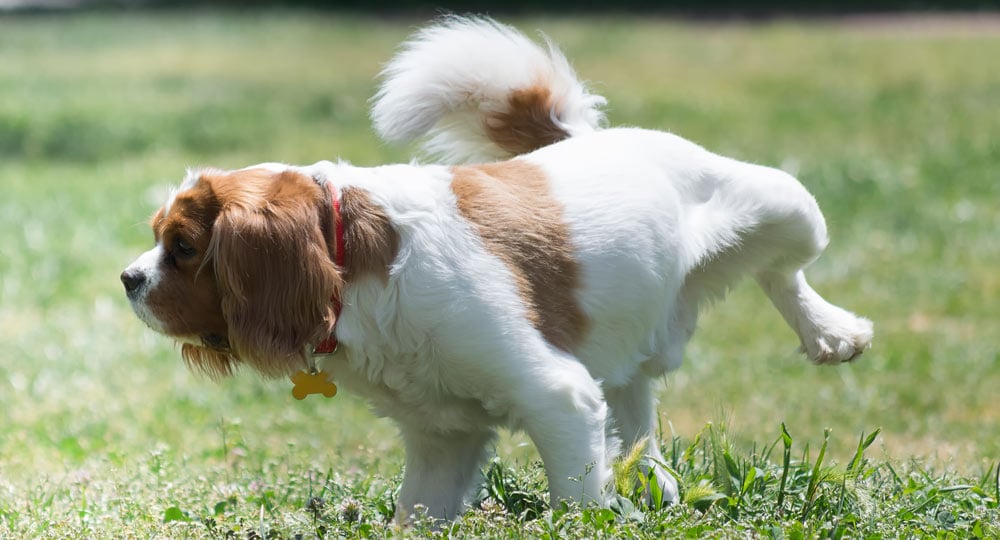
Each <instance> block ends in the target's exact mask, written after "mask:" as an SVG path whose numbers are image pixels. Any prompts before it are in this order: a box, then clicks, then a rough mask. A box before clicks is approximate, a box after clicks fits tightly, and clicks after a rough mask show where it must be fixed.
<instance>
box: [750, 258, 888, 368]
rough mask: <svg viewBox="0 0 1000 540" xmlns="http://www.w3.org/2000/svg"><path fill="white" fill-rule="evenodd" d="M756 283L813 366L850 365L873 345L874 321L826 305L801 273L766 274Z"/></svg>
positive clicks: (769, 271)
mask: <svg viewBox="0 0 1000 540" xmlns="http://www.w3.org/2000/svg"><path fill="white" fill-rule="evenodd" d="M757 282H758V283H760V286H761V288H763V289H764V292H765V293H767V296H768V297H769V298H770V299H771V302H772V303H774V306H775V307H776V308H778V311H779V312H780V313H781V316H782V317H784V318H785V321H786V322H788V325H789V326H791V327H792V329H793V330H795V332H796V333H797V334H798V336H799V340H801V342H802V351H803V352H804V353H805V354H806V355H807V356H808V357H809V359H810V360H812V361H813V362H816V363H817V364H839V363H841V362H850V361H852V360H854V359H855V358H857V357H858V356H860V355H861V353H862V352H864V351H865V349H867V348H868V347H869V345H870V344H871V340H872V323H871V321H869V320H868V319H865V318H863V317H858V316H857V315H855V314H853V313H851V312H849V311H847V310H846V309H843V308H841V307H838V306H835V305H833V304H831V303H829V302H827V301H826V300H825V299H824V298H823V297H822V296H820V295H819V293H817V292H816V291H814V290H813V289H812V287H810V286H809V283H807V282H806V277H805V274H804V273H803V272H802V270H797V271H793V272H782V271H775V270H771V269H768V270H764V271H761V272H759V273H758V274H757Z"/></svg>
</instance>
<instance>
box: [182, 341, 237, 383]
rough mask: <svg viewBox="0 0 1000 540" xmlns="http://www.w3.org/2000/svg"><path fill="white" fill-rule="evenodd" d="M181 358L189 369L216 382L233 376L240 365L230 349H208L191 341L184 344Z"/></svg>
mask: <svg viewBox="0 0 1000 540" xmlns="http://www.w3.org/2000/svg"><path fill="white" fill-rule="evenodd" d="M181 356H182V357H183V358H184V363H185V364H186V365H187V367H188V369H190V370H191V371H195V372H198V373H202V374H204V375H207V376H208V377H209V378H210V379H214V380H217V379H222V378H225V377H229V376H231V375H233V374H234V373H236V369H237V367H239V363H240V362H239V359H238V358H236V356H234V355H233V353H232V352H231V351H229V350H228V349H219V348H214V347H207V346H205V345H202V344H195V343H191V342H189V341H183V342H182V344H181Z"/></svg>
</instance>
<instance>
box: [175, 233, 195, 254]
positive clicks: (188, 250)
mask: <svg viewBox="0 0 1000 540" xmlns="http://www.w3.org/2000/svg"><path fill="white" fill-rule="evenodd" d="M174 251H175V253H176V255H177V256H178V257H185V258H186V257H191V256H192V255H194V253H195V250H194V246H192V245H191V244H189V243H187V242H186V241H185V240H184V239H183V238H178V239H176V240H174Z"/></svg>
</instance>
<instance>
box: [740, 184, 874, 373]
mask: <svg viewBox="0 0 1000 540" xmlns="http://www.w3.org/2000/svg"><path fill="white" fill-rule="evenodd" d="M748 168H749V170H750V171H752V172H751V174H750V177H749V178H748V181H746V182H739V183H735V182H734V185H733V188H734V191H735V194H734V195H736V196H743V197H746V199H745V200H747V201H749V202H750V203H751V204H752V209H753V211H752V212H750V215H751V216H752V219H753V220H754V223H752V224H751V227H750V229H749V231H750V232H749V234H747V237H746V239H745V245H744V247H743V251H745V252H752V253H755V254H756V256H755V257H754V258H755V259H757V260H756V261H755V262H756V263H757V264H755V265H753V266H752V267H751V268H752V271H753V272H754V277H755V278H756V279H757V283H759V284H760V286H761V288H763V289H764V292H765V293H766V294H767V296H768V298H770V300H771V302H772V303H773V304H774V306H775V307H776V308H777V309H778V312H780V313H781V316H782V317H783V318H784V319H785V321H786V322H787V323H788V325H789V326H791V327H792V330H794V331H795V333H796V334H797V335H798V337H799V340H800V341H801V344H802V351H803V352H804V353H805V354H806V355H807V356H808V357H809V359H810V360H812V361H813V362H816V363H818V364H837V363H841V362H850V361H851V360H854V359H855V358H857V357H858V356H859V355H860V354H861V353H862V352H864V350H865V349H867V348H868V347H869V346H870V344H871V340H872V323H871V321H869V320H867V319H865V318H862V317H858V316H857V315H855V314H853V313H851V312H849V311H847V310H845V309H843V308H840V307H837V306H835V305H833V304H831V303H830V302H827V301H826V300H825V299H824V298H823V297H822V296H820V295H819V293H817V292H816V291H814V290H813V289H812V287H810V286H809V283H808V282H807V281H806V277H805V273H804V272H803V268H805V267H806V266H807V265H808V264H809V263H811V262H812V261H813V260H815V259H816V258H817V257H819V255H820V254H821V253H822V252H823V249H824V248H825V247H826V245H827V243H828V239H827V235H826V223H825V222H824V220H823V214H822V213H821V212H820V209H819V206H818V205H817V204H816V200H815V199H813V197H812V195H810V194H809V193H808V192H807V191H806V189H805V188H804V187H803V186H802V184H800V183H799V182H798V180H796V179H795V178H793V177H792V176H791V175H788V174H786V173H784V172H782V171H779V170H776V169H769V168H766V167H758V166H748Z"/></svg>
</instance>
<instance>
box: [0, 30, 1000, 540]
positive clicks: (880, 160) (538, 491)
mask: <svg viewBox="0 0 1000 540" xmlns="http://www.w3.org/2000/svg"><path fill="white" fill-rule="evenodd" d="M514 22H516V23H517V24H518V25H519V26H520V27H521V28H524V29H526V30H529V31H534V30H535V29H544V31H545V32H546V33H547V34H548V35H549V36H551V37H553V38H554V39H555V40H556V41H557V42H559V43H561V44H562V45H563V47H564V50H565V51H566V52H567V54H568V56H569V57H570V58H571V59H572V60H573V61H574V63H575V65H576V67H577V70H578V71H579V73H580V74H581V76H583V77H584V78H587V79H590V80H592V81H594V87H595V89H596V90H597V91H598V92H600V93H602V94H604V95H605V96H606V97H607V98H608V100H609V102H610V107H609V114H608V116H609V119H610V122H611V123H612V124H615V125H641V126H644V127H650V128H659V129H665V130H670V131H673V132H676V133H679V134H681V135H683V136H686V137H688V138H690V139H693V140H695V141H697V142H699V143H700V144H702V145H704V146H706V147H708V148H709V149H712V150H715V151H718V152H720V153H724V154H728V155H732V156H734V157H737V158H741V159H745V160H750V161H754V162H758V163H763V164H768V165H773V166H780V167H782V168H784V169H786V170H788V171H790V172H793V173H794V174H796V175H797V176H798V177H799V179H800V180H801V181H802V182H803V184H805V185H806V186H807V187H808V188H809V189H810V190H811V191H812V192H813V194H815V196H816V198H817V199H818V201H819V202H820V205H821V207H822V208H823V209H824V212H825V214H826V216H827V220H828V223H829V229H830V235H831V237H832V243H831V245H830V247H829V248H828V250H827V251H826V253H825V254H824V256H823V257H822V258H821V259H820V260H819V261H817V262H816V263H815V264H814V265H813V266H812V267H811V269H810V271H809V275H810V276H811V281H812V282H813V285H814V286H815V287H816V288H817V289H818V290H819V291H820V292H821V293H823V294H824V295H826V296H827V297H828V298H830V299H832V300H833V301H834V302H836V303H838V304H840V305H843V306H845V307H847V308H849V309H852V310H854V311H857V312H858V313H861V314H864V315H866V316H867V317H869V318H871V319H872V320H873V321H874V322H875V328H876V340H875V344H874V347H873V349H872V350H871V351H869V352H868V353H866V354H865V355H864V357H863V358H862V359H861V360H860V361H859V362H857V363H855V364H852V365H847V366H839V367H835V368H830V367H816V366H813V365H810V364H808V363H807V362H806V361H805V360H804V359H803V358H802V357H801V356H800V355H798V354H797V353H796V352H795V348H796V345H797V344H796V342H795V338H794V336H793V334H792V332H791V331H790V330H789V329H788V328H787V327H786V326H785V325H784V323H783V322H782V321H781V319H780V316H779V315H778V314H777V313H776V312H775V311H774V310H773V309H772V308H771V307H770V305H769V304H768V302H767V299H766V298H765V297H764V295H763V294H762V293H761V292H759V291H758V290H756V289H755V288H754V287H752V286H750V284H749V283H744V284H743V285H742V286H740V287H738V288H737V289H735V290H734V291H733V293H732V294H731V295H730V297H729V298H728V299H727V301H726V302H724V303H721V304H719V305H717V306H715V307H714V308H712V309H711V310H710V311H708V312H707V313H706V314H705V316H704V317H703V319H702V322H701V327H700V331H699V333H698V334H697V335H696V337H695V339H694V341H693V342H692V345H691V346H690V347H689V349H688V355H687V359H686V361H685V365H684V366H683V367H682V368H681V370H680V371H678V372H676V373H673V374H671V375H670V376H668V377H667V378H666V381H665V384H664V385H663V390H662V392H661V405H660V419H661V424H662V430H661V443H662V444H663V445H664V447H665V450H666V451H665V454H666V455H667V456H668V459H669V460H670V461H671V465H672V466H673V467H674V468H675V469H676V470H677V472H678V473H679V474H680V476H681V485H682V496H683V497H684V502H683V503H682V504H680V505H675V506H672V507H668V508H665V509H644V508H639V509H634V508H631V501H630V500H629V498H628V496H629V495H634V493H625V495H626V497H624V498H622V499H621V500H619V501H618V503H616V505H615V507H614V508H613V509H611V510H605V511H598V510H594V509H587V510H580V509H569V510H566V509H554V510H552V509H547V508H546V507H545V505H544V504H543V503H541V502H540V501H541V500H543V499H544V497H545V491H544V489H545V487H544V475H543V473H542V470H541V468H540V465H539V462H538V458H537V454H535V452H534V450H533V449H532V448H531V446H530V444H528V442H527V439H526V438H525V437H524V436H523V435H520V434H505V436H504V437H502V438H501V440H500V442H499V443H498V448H497V453H498V456H499V459H498V461H495V462H494V463H492V464H491V465H490V466H489V467H488V469H487V473H488V474H487V477H488V481H487V482H486V483H485V486H484V489H483V493H482V495H481V499H482V503H481V504H480V507H481V508H480V509H478V510H475V511H470V512H469V513H467V514H466V516H465V517H463V518H462V519H461V520H459V521H458V522H457V523H456V524H455V525H454V526H452V527H450V528H446V529H444V530H443V531H440V534H445V535H448V534H451V535H453V536H457V537H465V536H487V537H509V536H524V537H541V536H549V537H567V538H573V537H608V538H613V537H637V538H659V537H663V536H688V537H700V536H706V535H707V536H714V537H745V536H765V537H766V536H772V537H789V538H797V537H806V538H811V537H819V536H824V537H825V536H831V537H841V536H846V537H873V538H878V537H895V536H920V535H930V536H932V537H935V536H936V537H948V536H950V535H951V536H956V537H968V536H979V537H991V536H992V537H996V536H997V535H1000V517H998V510H997V503H998V498H1000V486H998V476H997V468H998V462H1000V399H998V395H1000V392H998V389H1000V306H998V300H1000V210H998V209H1000V143H998V141H1000V70H998V69H997V63H996V62H997V60H996V59H997V58H998V57H1000V23H997V24H976V25H972V24H965V23H963V22H961V21H959V22H955V21H944V20H940V19H938V20H928V19H923V20H921V21H919V22H917V23H914V22H913V21H909V22H907V23H898V22H892V21H881V22H878V23H872V22H865V21H861V22H859V21H853V22H850V23H847V22H831V21H825V22H824V21H808V22H803V21H776V22H771V23H766V24H755V25H746V24H736V23H724V24H722V23H683V22H678V21H670V20H657V19H650V18H583V19H556V18H549V19H541V18H535V19H517V20H516V21H514ZM418 23H419V21H415V20H413V21H410V20H399V19H393V20H380V19H375V18H359V17H353V16H350V17H349V16H340V15H336V14H316V13H294V12H292V13H286V12H245V13H235V12H234V13H226V14H220V13H213V12H197V13H190V14H172V13H157V14H141V13H127V14H116V13H104V14H80V15H71V16H65V17H55V16H30V17H15V16H0V188H2V191H0V252H2V254H0V409H2V410H3V415H2V416H0V537H12V538H36V537H71V538H73V537H115V538H122V537H124V538H132V537H135V538H150V537H171V538H173V537H189V538H202V537H205V538H224V537H236V538H265V537H266V538H271V537H280V538H284V537H292V538H294V537H297V535H301V536H302V537H304V538H310V537H317V536H318V537H338V536H346V537H353V536H370V537H384V536H389V535H392V534H393V533H394V531H393V529H392V528H391V526H388V525H386V524H385V520H386V516H387V515H388V514H391V508H392V504H393V500H394V490H395V489H396V488H397V487H398V483H399V479H400V472H401V468H402V448H401V445H400V444H399V442H398V440H397V438H396V434H395V430H394V427H393V426H392V424H391V423H390V422H388V421H386V420H383V419H376V418H375V417H373V416H372V415H371V414H370V413H369V412H368V411H367V409H366V407H365V405H364V403H362V402H360V401H359V400H357V399H355V398H353V397H351V396H348V395H338V396H337V397H336V398H334V399H332V400H322V399H320V398H316V397H314V398H310V399H309V400H306V401H303V402H297V401H295V400H293V399H292V397H291V394H290V384H286V383H284V382H281V381H276V382H275V381H261V380H259V379H258V378H256V377H255V376H253V375H252V374H249V373H243V374H241V375H239V376H238V377H236V378H234V379H231V380H226V381H223V382H221V383H213V382H211V381H208V380H205V379H203V378H200V377H198V376H195V375H193V374H191V373H189V372H187V371H186V370H185V369H184V366H183V364H182V362H181V360H180V356H179V351H178V348H177V347H176V346H174V345H173V344H172V343H170V342H169V340H166V339H164V338H162V337H159V336H157V335H155V334H153V333H152V332H151V331H148V330H146V329H145V327H144V326H143V325H142V324H141V323H140V322H139V321H138V320H136V319H135V317H134V316H133V315H132V313H131V311H130V309H129V307H128V303H127V301H126V299H125V297H124V294H123V292H122V290H121V285H120V283H119V282H118V274H119V273H120V272H121V270H122V269H123V268H124V267H125V265H126V264H127V263H128V262H129V261H130V260H131V259H132V258H134V257H135V256H136V255H137V254H138V253H140V252H141V251H144V250H145V249H148V247H149V246H150V245H151V243H152V234H151V233H150V231H149V228H148V226H147V225H146V220H147V218H148V216H150V215H151V214H152V212H153V211H154V210H155V209H156V208H157V206H158V205H159V204H161V202H162V199H163V195H164V194H165V193H166V192H167V190H168V189H169V187H170V186H171V185H172V184H174V183H176V182H178V181H179V180H180V178H181V177H182V175H183V172H184V169H185V167H188V166H193V165H214V166H219V167H226V168H235V167H240V166H244V165H247V164H251V163H256V162H261V161H285V162H291V163H311V162H313V161H316V160H320V159H335V158H338V157H340V158H343V159H345V160H349V161H351V162H354V163H355V164H360V165H375V164H381V163H386V162H392V161H401V160H408V159H409V158H410V155H411V153H412V151H413V148H401V147H391V146H387V145H385V144H382V143H380V142H379V141H378V140H377V139H376V137H375V136H374V134H373V133H372V131H371V129H370V127H369V122H368V119H367V105H368V103H367V100H368V98H369V96H371V95H372V93H373V89H374V87H375V83H374V76H375V75H376V73H377V71H378V69H379V66H380V64H381V63H382V62H384V61H386V60H387V59H388V58H389V57H390V55H391V54H392V51H393V48H394V47H395V45H396V44H397V43H398V42H399V41H400V40H401V39H403V38H404V37H405V36H406V35H407V34H408V33H409V32H410V31H411V30H412V28H413V27H414V25H416V24H418ZM709 423H710V424H711V425H710V426H709ZM782 423H783V424H784V426H786V428H787V432H788V434H789V437H788V438H784V437H782V427H781V426H782ZM826 428H829V430H830V431H829V433H828V439H826V438H825V436H824V434H825V433H826V432H825V429H826ZM879 429H881V431H879V432H877V436H876V437H875V438H874V439H870V440H866V439H868V437H869V435H870V434H873V433H876V431H877V430H879ZM824 441H826V442H824ZM859 441H860V442H861V443H870V446H867V448H866V449H865V451H864V452H863V454H862V453H860V452H859ZM786 445H790V446H789V447H788V450H787V452H786ZM861 446H862V447H864V446H866V444H862V445H861ZM821 448H822V449H823V450H824V451H821ZM620 471H622V474H623V475H624V474H626V473H627V472H628V467H627V466H625V465H623V466H622V467H620ZM408 534H413V535H423V534H430V533H429V532H428V531H427V530H426V529H425V528H421V527H418V528H417V529H414V530H411V531H409V532H408Z"/></svg>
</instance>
